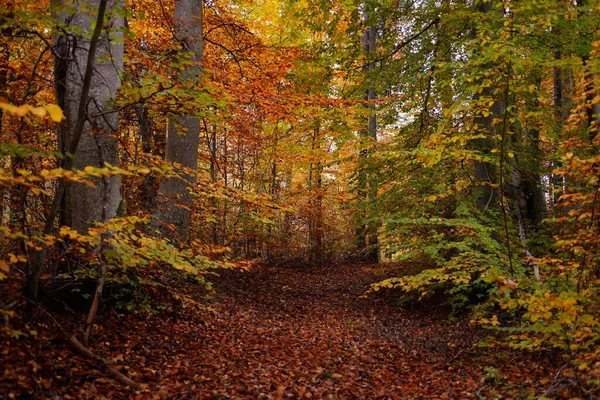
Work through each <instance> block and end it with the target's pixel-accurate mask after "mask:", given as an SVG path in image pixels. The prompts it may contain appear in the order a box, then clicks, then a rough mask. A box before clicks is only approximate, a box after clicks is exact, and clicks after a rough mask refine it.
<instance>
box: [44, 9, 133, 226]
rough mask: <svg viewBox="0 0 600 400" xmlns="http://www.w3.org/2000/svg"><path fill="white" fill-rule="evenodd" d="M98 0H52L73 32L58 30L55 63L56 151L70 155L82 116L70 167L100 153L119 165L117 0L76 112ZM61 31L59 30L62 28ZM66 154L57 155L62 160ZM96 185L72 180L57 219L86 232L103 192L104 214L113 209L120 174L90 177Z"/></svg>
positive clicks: (91, 161)
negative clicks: (60, 115) (59, 117)
mask: <svg viewBox="0 0 600 400" xmlns="http://www.w3.org/2000/svg"><path fill="white" fill-rule="evenodd" d="M99 4H100V0H86V1H85V2H79V1H73V0H53V1H52V6H53V9H54V10H60V12H59V14H58V15H56V18H57V19H58V20H59V21H60V22H61V23H62V24H65V25H66V30H67V31H68V30H70V29H71V28H72V29H73V30H74V31H75V33H74V34H68V35H64V34H62V33H61V34H59V36H58V37H57V38H56V52H57V58H56V63H55V76H56V92H57V102H58V104H59V105H60V106H61V107H62V109H63V111H64V113H65V116H66V122H65V123H64V124H63V125H62V126H61V128H60V130H59V151H60V152H61V153H62V154H63V155H64V157H70V155H69V154H67V149H68V148H69V147H70V142H71V141H72V140H73V130H74V128H75V125H76V122H77V121H78V120H79V119H80V118H85V119H86V122H85V124H84V127H83V133H82V136H81V140H80V142H79V146H78V147H77V153H76V154H75V159H74V162H73V168H75V169H84V168H85V167H86V166H92V167H103V166H104V164H103V162H102V160H101V159H100V154H103V156H104V161H106V162H107V163H110V164H112V165H119V152H118V150H119V149H118V144H119V143H118V140H117V138H116V137H115V136H114V134H115V132H116V131H118V129H119V113H118V112H116V111H113V112H111V111H110V109H111V108H113V107H114V105H113V101H114V98H115V96H116V94H117V90H118V88H119V87H120V86H121V80H120V77H119V76H120V72H121V70H122V68H123V45H122V44H120V43H121V42H122V36H123V33H122V30H121V29H122V27H123V18H122V17H119V16H118V14H119V13H118V10H120V9H121V8H122V6H123V5H122V1H121V0H110V1H109V2H108V5H107V9H108V10H113V11H115V12H113V13H112V14H110V15H109V16H108V18H110V20H108V21H106V22H105V26H109V27H110V30H109V31H105V32H103V34H102V35H101V37H100V40H99V42H98V50H97V58H96V62H95V66H94V74H93V76H92V82H91V90H90V94H89V99H90V101H89V102H88V103H87V108H86V110H85V114H86V115H79V106H78V105H79V99H80V97H81V89H82V86H83V85H82V80H83V77H84V75H85V68H86V65H87V58H88V52H89V49H90V37H91V32H92V28H93V26H94V23H95V20H94V16H95V13H94V12H90V11H93V10H96V9H97V8H98V5H99ZM61 32H63V31H62V30H61ZM64 162H65V159H64V158H63V159H62V160H61V165H64ZM92 181H94V183H95V185H96V187H91V186H89V185H85V184H80V183H73V184H71V185H68V187H67V188H66V191H65V195H64V198H63V204H62V213H61V223H66V224H69V225H71V226H72V227H73V228H75V229H77V230H78V231H79V232H86V231H87V229H88V228H89V227H90V225H91V224H93V223H94V222H95V221H100V220H101V219H102V204H103V196H104V195H103V194H104V193H107V196H108V199H109V200H108V207H107V215H108V218H112V217H114V216H115V215H116V214H117V209H118V207H119V203H120V202H121V178H120V177H119V176H118V175H117V176H113V177H110V178H108V179H106V180H104V181H105V182H106V183H104V182H103V180H102V179H100V178H94V179H92Z"/></svg>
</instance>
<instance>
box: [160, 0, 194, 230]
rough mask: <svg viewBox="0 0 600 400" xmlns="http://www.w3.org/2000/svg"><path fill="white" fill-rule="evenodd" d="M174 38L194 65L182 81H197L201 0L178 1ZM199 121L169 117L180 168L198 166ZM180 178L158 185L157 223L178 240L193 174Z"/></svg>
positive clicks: (185, 225)
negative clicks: (173, 234) (172, 233)
mask: <svg viewBox="0 0 600 400" xmlns="http://www.w3.org/2000/svg"><path fill="white" fill-rule="evenodd" d="M174 26H175V39H176V40H177V41H179V43H180V44H181V51H180V53H181V56H182V59H186V58H187V59H189V60H190V61H191V65H190V66H189V67H187V68H185V69H184V70H183V71H182V73H181V74H180V76H179V79H180V80H181V81H188V82H195V81H197V79H198V78H199V77H200V74H201V72H202V71H201V67H200V63H201V61H202V53H203V45H202V1H201V0H177V1H176V2H175V25H174ZM199 137H200V120H199V119H198V118H197V117H195V116H186V115H181V116H177V117H174V118H171V119H170V120H169V126H168V132H167V149H166V154H165V157H166V160H167V161H170V162H173V163H174V164H176V165H178V167H184V168H188V169H190V170H195V169H196V168H197V167H198V145H199ZM180 175H181V178H176V177H169V178H165V179H164V180H163V181H162V182H161V184H160V186H159V195H158V202H157V203H158V208H157V210H156V219H155V223H156V225H158V228H159V229H160V230H161V232H162V233H163V235H169V234H170V232H172V231H173V232H174V233H175V235H176V236H177V238H178V239H180V240H186V239H187V237H188V230H189V223H190V216H191V214H190V210H189V205H190V204H191V200H192V197H191V195H190V193H189V190H190V186H191V184H192V183H193V182H194V177H193V176H192V175H191V174H188V173H186V172H185V171H183V170H181V171H180Z"/></svg>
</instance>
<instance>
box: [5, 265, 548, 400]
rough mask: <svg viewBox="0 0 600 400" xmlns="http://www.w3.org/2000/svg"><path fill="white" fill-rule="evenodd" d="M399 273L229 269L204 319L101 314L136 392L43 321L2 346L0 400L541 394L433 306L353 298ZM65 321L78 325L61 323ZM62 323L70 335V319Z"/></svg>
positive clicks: (185, 314)
mask: <svg viewBox="0 0 600 400" xmlns="http://www.w3.org/2000/svg"><path fill="white" fill-rule="evenodd" d="M397 268H400V267H391V266H387V267H386V266H365V265H344V266H331V267H323V268H320V269H311V270H306V269H290V268H257V269H255V270H253V271H251V272H244V273H240V272H235V271H229V272H227V273H225V274H223V276H221V277H220V278H218V279H216V282H215V286H216V289H217V291H216V293H217V294H216V295H215V297H214V298H213V300H212V301H211V303H210V305H211V307H212V308H213V311H209V310H200V311H198V310H193V309H190V308H181V309H179V312H178V313H176V314H167V313H162V314H157V315H155V316H151V317H143V318H138V317H134V316H132V315H122V314H116V313H115V312H110V313H108V314H105V315H103V316H102V317H101V318H102V324H101V325H99V326H98V327H97V329H96V330H95V334H94V337H93V343H92V350H93V351H94V352H96V353H97V354H98V355H100V356H102V357H104V358H106V359H108V360H110V361H111V362H112V363H113V365H114V366H115V368H118V369H119V370H120V371H121V372H123V373H125V374H126V375H128V376H130V377H131V378H132V379H134V380H135V381H136V382H137V383H139V384H141V385H142V386H143V387H144V390H143V391H141V392H139V391H138V392H134V391H132V389H129V388H124V387H122V386H119V384H118V383H117V382H116V381H114V380H113V379H111V378H109V377H108V376H107V375H106V373H105V372H104V371H102V369H101V368H100V367H99V366H98V365H97V364H96V363H95V362H94V361H91V360H89V359H83V358H81V357H78V356H74V355H73V354H72V353H71V352H70V351H69V349H68V347H67V346H66V344H65V343H64V339H61V338H64V335H63V334H62V333H60V332H58V331H52V330H51V329H50V328H51V326H52V322H49V321H48V322H46V323H44V322H40V323H39V326H38V327H37V328H36V329H37V330H38V335H39V336H38V338H37V339H36V338H34V337H31V338H30V339H27V338H21V339H18V340H13V339H10V338H9V339H6V343H7V344H8V345H7V346H6V348H7V349H8V348H9V349H11V350H10V351H9V352H4V353H3V358H4V365H9V366H10V368H7V369H6V370H5V374H4V377H3V382H0V398H3V397H6V398H9V396H7V394H10V393H13V394H15V393H16V396H15V397H18V394H19V393H21V395H26V396H25V397H20V398H23V399H29V398H40V399H46V398H77V399H85V398H94V399H98V398H99V399H103V398H106V399H135V398H138V399H311V398H313V399H469V398H488V399H492V398H527V396H528V395H534V394H537V395H541V394H543V393H544V385H545V384H544V381H543V380H540V377H548V376H552V374H553V371H552V370H550V369H548V368H546V367H544V366H543V365H544V364H543V363H542V362H536V361H533V362H532V361H531V360H523V359H522V358H520V359H517V357H521V355H520V354H510V353H508V352H506V351H497V350H494V351H493V352H486V351H484V350H481V349H475V348H473V346H472V345H473V343H474V342H475V341H477V339H478V335H481V331H477V330H476V329H475V328H472V327H470V326H469V325H468V322H467V321H466V320H464V319H462V320H461V319H459V320H454V321H449V320H448V318H447V315H446V314H445V313H444V312H443V311H442V310H436V309H431V308H430V309H426V310H418V311H417V310H413V311H410V310H403V309H401V308H399V307H398V306H397V305H396V304H395V300H394V299H393V298H392V297H390V296H388V297H387V298H386V297H385V296H375V297H369V298H366V299H364V298H360V295H361V294H363V293H364V291H365V290H366V289H367V288H368V286H369V284H370V283H372V282H375V281H377V280H380V279H383V278H385V277H387V276H394V275H396V276H397V275H398V273H399V271H398V270H397ZM395 269H396V270H395ZM194 290H195V289H194ZM68 321H76V320H75V319H74V318H73V316H69V315H66V316H65V318H64V323H70V322H68ZM71 323H72V322H71ZM44 324H45V325H44ZM68 329H69V331H71V332H77V329H79V325H71V326H70V327H69V328H68ZM515 355H516V356H515ZM493 367H497V369H494V368H493ZM486 368H487V369H486ZM490 368H491V369H490ZM540 382H541V383H540ZM545 386H547V384H546V385H545ZM3 393H4V394H3ZM68 396H70V397H68ZM498 396H499V397H498Z"/></svg>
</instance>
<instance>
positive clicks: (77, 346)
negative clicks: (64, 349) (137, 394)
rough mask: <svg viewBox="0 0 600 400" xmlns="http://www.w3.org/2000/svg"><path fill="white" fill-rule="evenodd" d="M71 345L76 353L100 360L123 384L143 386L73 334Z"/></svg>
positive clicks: (138, 387)
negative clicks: (112, 365) (111, 364)
mask: <svg viewBox="0 0 600 400" xmlns="http://www.w3.org/2000/svg"><path fill="white" fill-rule="evenodd" d="M69 346H71V349H72V350H73V351H75V353H77V354H79V355H81V356H83V357H87V358H91V359H93V360H95V361H96V362H98V364H100V365H102V366H103V367H104V368H105V369H106V371H107V372H108V374H109V375H110V376H112V377H113V378H115V379H116V380H117V381H119V382H120V383H121V384H122V385H125V386H131V387H132V388H134V389H138V390H139V389H141V388H142V387H141V386H140V385H138V384H137V383H135V382H134V381H132V380H131V379H129V378H128V377H126V376H125V375H123V374H122V373H120V372H119V371H117V370H116V369H114V368H113V367H111V366H110V364H109V363H108V361H107V360H105V359H104V358H102V357H100V356H97V355H96V354H94V353H92V352H91V351H90V349H88V348H87V347H85V346H84V345H83V344H82V343H81V342H80V341H79V340H77V337H75V336H71V337H70V338H69Z"/></svg>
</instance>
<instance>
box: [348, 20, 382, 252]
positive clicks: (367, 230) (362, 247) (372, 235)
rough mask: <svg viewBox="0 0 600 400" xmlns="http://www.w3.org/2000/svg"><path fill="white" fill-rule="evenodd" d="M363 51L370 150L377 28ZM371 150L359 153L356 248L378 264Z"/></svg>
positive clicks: (364, 137) (366, 36) (365, 139)
mask: <svg viewBox="0 0 600 400" xmlns="http://www.w3.org/2000/svg"><path fill="white" fill-rule="evenodd" d="M368 19H369V14H368V13H365V15H364V20H365V21H367V20H368ZM362 44H363V50H364V55H365V59H366V60H365V64H364V65H363V72H365V73H366V74H367V78H366V79H367V81H368V83H369V85H368V87H367V93H366V100H367V102H368V106H367V107H368V117H367V126H366V129H365V130H364V131H363V132H362V133H361V145H363V146H367V147H370V146H371V145H372V144H373V143H375V142H377V117H376V108H375V104H374V100H375V99H376V97H377V93H376V91H375V88H374V87H373V85H372V77H371V76H369V72H370V71H373V70H374V69H375V64H374V63H373V62H372V60H371V58H372V57H373V55H374V53H375V49H376V46H377V28H376V27H375V26H373V25H370V26H368V27H367V28H366V29H365V31H364V32H363V37H362ZM370 153H371V150H361V152H360V153H359V156H358V157H359V161H358V162H359V171H358V177H357V183H356V185H357V188H356V189H357V194H358V196H357V197H358V201H359V203H363V204H359V208H358V211H357V212H356V214H355V219H356V228H355V237H354V242H355V247H356V251H357V253H358V254H360V255H361V256H362V258H364V259H365V261H368V262H373V263H377V262H378V261H379V239H378V236H377V229H378V227H379V224H378V222H377V221H376V216H375V214H376V212H374V210H373V207H374V204H373V203H374V201H375V198H376V197H377V185H376V176H375V174H373V173H370V172H369V168H368V163H369V158H370Z"/></svg>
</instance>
